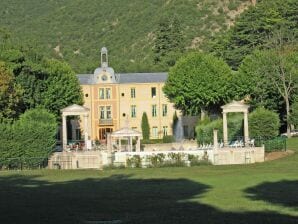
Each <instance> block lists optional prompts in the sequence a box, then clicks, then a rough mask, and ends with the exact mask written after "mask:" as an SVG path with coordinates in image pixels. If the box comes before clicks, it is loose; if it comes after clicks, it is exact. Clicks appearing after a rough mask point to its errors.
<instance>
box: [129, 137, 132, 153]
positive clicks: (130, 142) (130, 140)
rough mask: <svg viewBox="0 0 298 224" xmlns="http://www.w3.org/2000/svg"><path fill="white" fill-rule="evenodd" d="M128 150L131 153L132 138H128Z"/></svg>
mask: <svg viewBox="0 0 298 224" xmlns="http://www.w3.org/2000/svg"><path fill="white" fill-rule="evenodd" d="M129 148H130V151H131V152H132V137H129Z"/></svg>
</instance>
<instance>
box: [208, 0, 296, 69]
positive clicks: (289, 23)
mask: <svg viewBox="0 0 298 224" xmlns="http://www.w3.org/2000/svg"><path fill="white" fill-rule="evenodd" d="M297 15H298V4H297V1H296V0H285V1H282V3H281V2H280V1H279V0H262V1H260V2H259V3H257V4H256V6H255V7H250V8H249V9H248V10H247V11H245V12H244V13H242V14H241V15H240V17H239V18H238V19H237V20H236V23H235V25H234V26H233V27H232V28H231V29H230V30H229V31H228V32H226V33H224V34H219V36H217V37H215V39H214V40H212V41H211V44H210V45H209V50H210V51H212V52H214V53H215V54H216V55H217V56H221V57H223V58H224V59H225V60H226V62H227V63H228V64H229V65H230V66H232V68H233V69H235V70H236V69H237V68H238V66H239V65H240V64H241V62H242V60H243V59H244V57H245V56H247V55H249V54H251V53H252V51H253V50H255V49H256V48H257V49H266V48H270V46H268V42H270V39H271V38H270V37H271V36H272V34H273V33H274V32H276V31H277V30H280V29H281V28H283V29H285V30H287V31H286V32H285V33H288V34H291V35H290V36H289V37H288V38H285V39H288V41H291V40H292V39H295V38H296V39H297V37H298V22H297V21H298V16H297Z"/></svg>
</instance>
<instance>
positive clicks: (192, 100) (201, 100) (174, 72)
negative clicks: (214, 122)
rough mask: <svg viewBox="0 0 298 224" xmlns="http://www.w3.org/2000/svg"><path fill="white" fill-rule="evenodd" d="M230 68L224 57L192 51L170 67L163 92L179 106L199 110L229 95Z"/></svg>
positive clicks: (213, 104)
mask: <svg viewBox="0 0 298 224" xmlns="http://www.w3.org/2000/svg"><path fill="white" fill-rule="evenodd" d="M230 78H231V69H230V68H229V66H228V65H227V64H226V63H225V62H224V61H223V60H221V59H218V58H216V57H214V56H212V55H209V54H204V53H190V54H188V55H186V56H185V57H183V58H181V59H180V60H178V62H177V63H176V65H175V66H174V67H172V68H171V69H170V72H169V76H168V79H167V81H166V83H165V86H164V89H163V90H164V93H165V94H166V95H167V97H168V98H169V99H170V101H171V102H173V103H174V104H175V107H176V108H177V109H180V110H182V111H183V112H184V113H186V114H199V113H200V112H201V111H203V112H204V111H205V110H208V109H210V108H211V107H213V106H217V105H221V104H222V103H223V102H225V101H226V100H228V99H229V97H230V96H229V92H228V82H229V79H230Z"/></svg>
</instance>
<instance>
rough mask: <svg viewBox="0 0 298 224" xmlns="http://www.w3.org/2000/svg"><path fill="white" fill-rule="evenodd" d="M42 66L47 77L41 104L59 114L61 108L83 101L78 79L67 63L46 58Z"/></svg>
mask: <svg viewBox="0 0 298 224" xmlns="http://www.w3.org/2000/svg"><path fill="white" fill-rule="evenodd" d="M44 66H45V71H46V72H47V74H48V78H47V79H46V80H45V83H46V90H45V91H44V92H43V93H42V99H43V102H42V103H41V105H43V106H44V107H45V108H46V109H48V110H49V111H51V112H53V113H54V114H55V115H56V116H59V114H60V110H61V109H62V108H64V107H66V106H69V105H70V104H74V103H75V104H82V103H83V94H82V90H81V87H80V84H79V81H78V79H77V77H76V75H75V73H74V72H73V70H72V69H71V68H70V66H69V65H67V64H66V63H63V62H60V61H58V60H54V59H52V60H47V61H46V62H45V64H44Z"/></svg>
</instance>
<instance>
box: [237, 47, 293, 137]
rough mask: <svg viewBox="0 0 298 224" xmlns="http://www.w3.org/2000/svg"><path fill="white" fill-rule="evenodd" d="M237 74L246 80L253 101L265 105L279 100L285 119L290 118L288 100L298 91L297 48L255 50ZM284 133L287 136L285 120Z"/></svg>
mask: <svg viewBox="0 0 298 224" xmlns="http://www.w3.org/2000/svg"><path fill="white" fill-rule="evenodd" d="M239 77H240V79H242V78H244V79H245V80H246V81H245V82H244V83H245V85H246V87H247V90H246V91H248V90H249V91H250V93H249V92H247V93H248V94H250V97H251V98H252V99H253V100H256V99H257V100H258V99H259V100H263V101H264V102H265V106H267V108H268V106H270V104H278V102H279V99H282V103H284V105H285V111H286V117H285V119H286V120H287V119H288V118H289V117H290V104H291V100H293V97H294V95H295V94H297V91H298V51H296V50H295V48H294V47H293V46H291V47H289V46H287V47H281V48H276V49H272V50H266V51H256V52H255V53H254V54H253V55H252V56H249V57H248V58H247V59H245V60H244V62H243V64H242V65H241V66H240V69H239ZM245 85H244V86H243V87H244V88H243V89H245ZM271 93H272V94H271ZM273 96H275V97H274V98H273ZM272 100H275V102H274V101H272ZM266 104H267V105H266ZM268 104H269V105H268ZM271 107H272V106H271ZM287 132H288V136H289V137H290V122H289V121H287Z"/></svg>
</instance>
